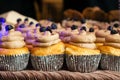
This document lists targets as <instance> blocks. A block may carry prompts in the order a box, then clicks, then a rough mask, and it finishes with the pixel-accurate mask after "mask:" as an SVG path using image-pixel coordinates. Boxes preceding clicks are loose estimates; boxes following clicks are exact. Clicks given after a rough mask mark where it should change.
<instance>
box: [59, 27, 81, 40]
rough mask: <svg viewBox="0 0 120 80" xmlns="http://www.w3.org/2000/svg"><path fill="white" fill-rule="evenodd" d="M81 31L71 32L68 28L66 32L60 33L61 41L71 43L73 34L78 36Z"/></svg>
mask: <svg viewBox="0 0 120 80" xmlns="http://www.w3.org/2000/svg"><path fill="white" fill-rule="evenodd" d="M78 33H79V31H78V29H75V30H71V29H70V28H67V29H66V30H65V31H62V32H61V33H60V39H61V40H62V41H63V42H70V40H71V39H70V36H71V35H73V34H78Z"/></svg>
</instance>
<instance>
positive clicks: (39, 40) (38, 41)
mask: <svg viewBox="0 0 120 80" xmlns="http://www.w3.org/2000/svg"><path fill="white" fill-rule="evenodd" d="M60 41H61V40H60V39H59V34H58V33H55V32H53V33H50V32H49V31H46V32H42V33H40V34H38V35H36V38H35V42H34V43H33V45H34V46H40V47H47V46H51V45H53V44H56V43H58V42H60Z"/></svg>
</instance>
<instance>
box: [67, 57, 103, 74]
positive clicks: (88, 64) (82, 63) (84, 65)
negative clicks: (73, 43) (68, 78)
mask: <svg viewBox="0 0 120 80" xmlns="http://www.w3.org/2000/svg"><path fill="white" fill-rule="evenodd" d="M100 59H101V55H80V56H77V55H66V63H67V67H68V70H70V71H75V72H82V73H88V72H93V71H95V70H96V69H97V68H98V65H99V62H100Z"/></svg>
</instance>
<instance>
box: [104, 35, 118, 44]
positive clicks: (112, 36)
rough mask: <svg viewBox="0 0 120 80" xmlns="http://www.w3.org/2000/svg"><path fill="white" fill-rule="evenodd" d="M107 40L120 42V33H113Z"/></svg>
mask: <svg viewBox="0 0 120 80" xmlns="http://www.w3.org/2000/svg"><path fill="white" fill-rule="evenodd" d="M105 40H106V42H116V43H120V35H119V34H113V35H112V34H111V35H108V36H106V37H105Z"/></svg>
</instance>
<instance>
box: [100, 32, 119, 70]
mask: <svg viewBox="0 0 120 80" xmlns="http://www.w3.org/2000/svg"><path fill="white" fill-rule="evenodd" d="M119 44H120V35H119V34H118V32H117V31H116V30H111V34H110V35H108V36H106V37H105V43H104V45H103V46H100V47H99V49H100V51H101V53H102V58H101V61H100V67H101V69H104V70H113V71H120V45H119Z"/></svg>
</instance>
